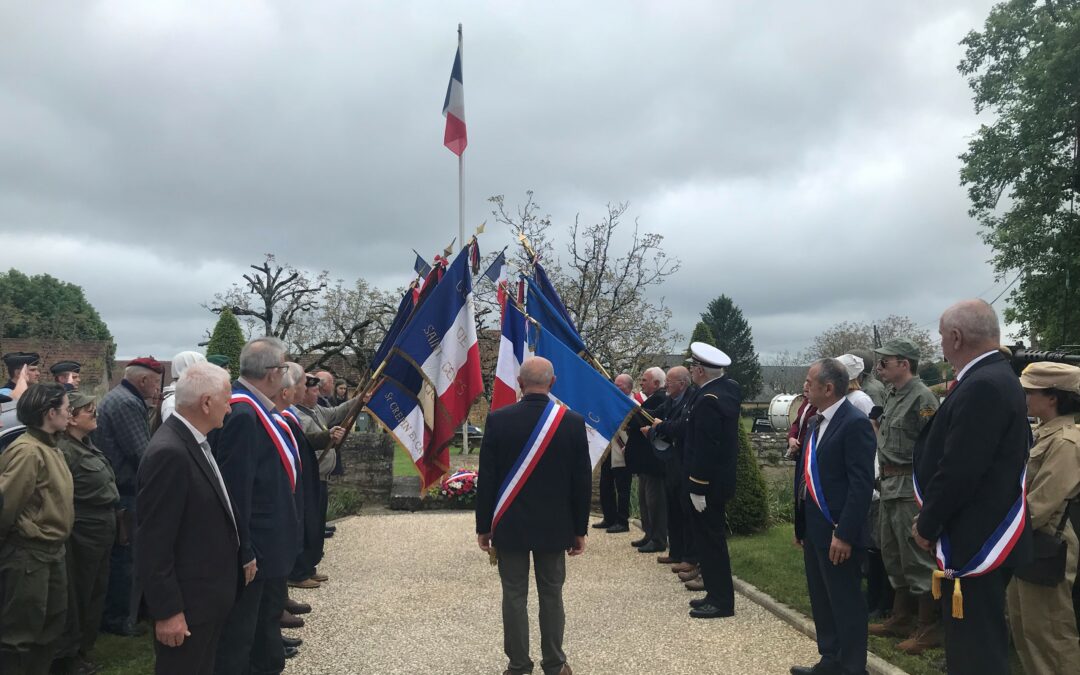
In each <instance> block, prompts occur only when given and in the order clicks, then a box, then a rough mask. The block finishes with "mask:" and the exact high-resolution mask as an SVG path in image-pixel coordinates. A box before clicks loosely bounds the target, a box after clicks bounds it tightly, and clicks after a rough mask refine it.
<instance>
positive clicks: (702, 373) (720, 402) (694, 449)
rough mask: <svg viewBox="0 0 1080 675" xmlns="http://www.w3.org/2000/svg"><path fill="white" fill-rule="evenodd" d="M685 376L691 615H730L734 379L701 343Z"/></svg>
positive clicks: (723, 357) (737, 396) (727, 361)
mask: <svg viewBox="0 0 1080 675" xmlns="http://www.w3.org/2000/svg"><path fill="white" fill-rule="evenodd" d="M690 355H691V358H692V363H691V365H690V377H691V379H692V380H693V382H694V384H696V385H697V386H698V392H697V395H696V396H694V400H693V401H691V402H690V403H689V404H688V410H687V413H686V419H685V422H684V423H683V426H684V431H683V436H682V440H683V443H684V446H683V449H684V452H685V461H686V466H687V474H688V476H687V480H688V497H687V498H688V499H689V500H690V505H691V508H692V509H693V510H692V511H691V512H690V513H691V518H692V521H691V522H692V526H693V528H694V541H695V543H696V544H697V546H698V553H699V554H700V556H701V580H702V585H703V586H704V591H705V597H704V598H698V599H695V600H691V601H690V607H691V609H690V616H691V617H693V618H695V619H719V618H724V617H729V616H734V615H735V587H734V584H733V582H732V579H731V558H730V556H729V555H728V548H727V520H726V518H725V514H724V507H725V505H726V504H727V501H728V500H729V499H731V497H732V496H733V495H734V494H735V461H736V458H737V457H738V453H739V404H740V403H741V401H742V392H741V391H740V389H739V385H738V383H737V382H735V381H734V380H732V379H731V378H730V377H726V376H725V375H724V368H726V367H728V366H730V365H731V358H730V357H728V355H727V354H725V353H724V352H722V351H720V350H719V349H717V348H716V347H713V346H712V345H710V344H706V343H704V342H693V343H691V344H690Z"/></svg>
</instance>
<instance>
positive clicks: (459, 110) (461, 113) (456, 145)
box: [442, 26, 469, 157]
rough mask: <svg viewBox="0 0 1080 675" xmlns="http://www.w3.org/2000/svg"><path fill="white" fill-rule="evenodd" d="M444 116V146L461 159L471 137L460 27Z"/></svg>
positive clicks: (443, 108) (447, 89)
mask: <svg viewBox="0 0 1080 675" xmlns="http://www.w3.org/2000/svg"><path fill="white" fill-rule="evenodd" d="M442 114H443V117H445V118H446V131H445V132H444V133H443V145H445V146H446V147H447V148H449V149H450V152H452V153H454V154H455V155H457V156H458V157H460V156H461V153H463V152H465V146H467V145H468V144H469V137H468V136H467V135H466V133H465V86H464V85H463V84H462V80H461V26H458V48H457V53H456V54H455V55H454V68H453V70H451V71H450V84H448V85H447V86H446V100H444V101H443V107H442Z"/></svg>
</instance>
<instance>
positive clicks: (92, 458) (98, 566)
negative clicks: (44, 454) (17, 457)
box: [57, 391, 120, 673]
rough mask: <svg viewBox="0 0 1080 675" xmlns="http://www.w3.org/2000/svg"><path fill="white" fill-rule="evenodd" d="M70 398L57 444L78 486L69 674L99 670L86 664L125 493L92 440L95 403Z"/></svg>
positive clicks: (66, 652)
mask: <svg viewBox="0 0 1080 675" xmlns="http://www.w3.org/2000/svg"><path fill="white" fill-rule="evenodd" d="M68 398H69V399H70V401H71V421H69V422H68V426H67V431H66V432H65V433H63V434H61V435H60V436H59V438H58V439H57V444H58V445H59V447H60V451H61V452H63V453H64V459H65V460H67V465H68V468H69V469H70V470H71V478H72V481H73V482H74V485H75V528H74V529H73V530H72V532H71V538H70V539H68V544H67V573H68V582H69V593H68V621H67V631H66V634H65V639H64V646H63V647H62V648H61V651H60V656H61V657H64V660H65V661H66V662H67V663H66V664H65V666H66V667H65V669H66V670H67V671H68V672H74V673H84V672H94V670H95V669H94V666H93V664H92V663H90V662H89V661H88V660H87V659H88V657H89V655H90V650H92V649H93V648H94V642H95V641H96V640H97V635H98V627H99V626H100V624H101V613H102V610H103V608H104V605H105V588H106V584H107V583H108V580H109V552H110V551H111V550H112V545H113V542H114V541H115V539H116V506H117V504H118V503H119V500H120V493H119V491H118V490H117V488H116V476H115V475H113V470H112V466H110V465H109V460H107V459H106V458H105V455H103V454H102V452H101V451H100V450H98V449H97V448H96V447H94V444H93V442H91V440H90V432H92V431H93V430H94V429H97V405H96V403H95V401H94V398H93V397H92V396H90V395H89V394H84V393H82V392H78V391H72V392H70V393H69V394H68Z"/></svg>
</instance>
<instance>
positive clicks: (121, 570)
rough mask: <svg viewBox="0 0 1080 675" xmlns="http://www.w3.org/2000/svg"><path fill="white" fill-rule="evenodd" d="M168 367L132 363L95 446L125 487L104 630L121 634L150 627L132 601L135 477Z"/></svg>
mask: <svg viewBox="0 0 1080 675" xmlns="http://www.w3.org/2000/svg"><path fill="white" fill-rule="evenodd" d="M163 372H165V369H164V367H162V365H161V364H160V363H159V362H158V361H156V360H154V358H153V357H143V358H138V359H134V360H132V361H130V362H128V365H127V368H125V369H124V379H123V380H121V381H120V385H119V386H117V387H113V389H112V390H111V391H110V392H109V393H107V394H105V396H104V397H102V399H101V402H100V403H99V404H98V407H97V429H95V430H94V433H93V434H92V436H93V441H94V445H96V446H97V447H98V449H100V450H101V452H102V453H104V455H105V457H106V458H107V459H108V460H109V464H111V465H112V468H113V473H114V474H116V487H117V489H118V490H119V492H120V502H119V504H118V509H119V514H118V527H119V533H118V536H117V542H116V545H114V546H113V550H112V554H111V556H110V558H109V590H108V591H107V592H106V594H105V612H104V614H103V615H102V617H101V629H102V630H103V631H105V632H107V633H114V634H116V635H140V634H142V633H143V632H145V629H143V628H142V627H141V626H138V625H137V624H136V623H135V616H136V609H137V606H136V605H135V603H133V602H132V583H133V577H132V565H133V562H132V555H131V544H132V540H133V539H134V536H135V489H136V480H135V476H136V474H137V473H138V471H139V462H140V461H141V460H142V456H143V453H144V452H146V446H147V445H148V444H149V443H150V421H149V413H150V409H149V408H148V407H147V405H146V399H148V398H151V397H153V396H156V395H157V394H158V392H159V391H160V390H161V374H162V373H163Z"/></svg>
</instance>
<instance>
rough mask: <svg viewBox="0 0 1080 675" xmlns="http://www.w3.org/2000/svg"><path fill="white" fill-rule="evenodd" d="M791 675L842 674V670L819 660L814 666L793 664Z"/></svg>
mask: <svg viewBox="0 0 1080 675" xmlns="http://www.w3.org/2000/svg"><path fill="white" fill-rule="evenodd" d="M790 672H791V675H840V671H839V670H838V669H836V668H831V667H829V666H828V665H826V664H824V663H822V662H821V661H818V662H817V663H815V664H814V665H812V666H792V667H791V671H790Z"/></svg>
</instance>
